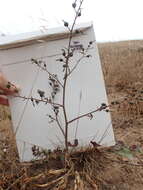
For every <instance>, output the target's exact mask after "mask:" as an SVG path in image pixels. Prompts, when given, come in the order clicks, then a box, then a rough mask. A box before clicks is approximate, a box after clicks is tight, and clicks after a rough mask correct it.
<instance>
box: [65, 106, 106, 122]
mask: <svg viewBox="0 0 143 190" xmlns="http://www.w3.org/2000/svg"><path fill="white" fill-rule="evenodd" d="M107 107H109V106H104V107H103V106H101V107H100V108H98V109H96V110H93V111H91V112H88V113H85V114H83V115H80V116H78V117H76V118H74V119H72V120H70V121H69V122H68V124H70V123H72V122H74V121H76V120H77V119H81V118H83V117H86V116H88V115H90V114H93V113H95V112H98V111H102V110H104V109H106V108H107Z"/></svg>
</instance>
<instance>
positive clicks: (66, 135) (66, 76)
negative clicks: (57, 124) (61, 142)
mask: <svg viewBox="0 0 143 190" xmlns="http://www.w3.org/2000/svg"><path fill="white" fill-rule="evenodd" d="M82 3H83V0H82V1H80V5H79V7H78V10H77V11H76V15H75V18H74V21H73V24H72V27H71V29H70V33H69V43H68V48H67V49H68V51H67V57H66V61H65V62H66V70H65V76H64V84H63V101H62V104H63V114H64V118H65V148H66V151H68V124H69V122H68V119H67V112H66V106H65V101H66V84H67V79H68V64H69V59H70V56H69V55H70V49H71V41H72V37H73V30H74V26H75V23H76V20H77V18H78V14H79V12H80V9H81V6H82Z"/></svg>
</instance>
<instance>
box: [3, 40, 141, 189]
mask: <svg viewBox="0 0 143 190" xmlns="http://www.w3.org/2000/svg"><path fill="white" fill-rule="evenodd" d="M98 48H99V54H100V58H101V63H102V66H103V73H104V78H105V83H106V89H107V94H108V99H109V105H110V112H111V115H112V122H113V127H114V132H115V137H116V141H117V144H116V145H115V146H114V147H110V148H106V147H96V146H95V147H88V148H85V149H84V150H79V151H77V152H73V153H72V154H71V155H68V156H66V157H64V158H63V154H62V153H58V154H57V153H50V154H48V156H47V157H46V159H42V160H39V161H33V162H30V163H19V161H18V156H17V152H16V148H15V142H14V140H13V138H12V132H11V130H10V128H11V118H10V113H9V110H8V108H6V107H4V106H1V109H0V190H6V189H7V190H39V189H40V190H41V189H46V190H48V189H51V190H52V189H53V190H58V189H59V190H62V189H65V190H66V189H67V190H68V189H69V190H80V189H81V190H90V189H93V190H97V189H98V190H142V189H143V41H125V42H116V43H102V44H98ZM65 160H66V163H67V164H66V167H65V165H64V163H65Z"/></svg>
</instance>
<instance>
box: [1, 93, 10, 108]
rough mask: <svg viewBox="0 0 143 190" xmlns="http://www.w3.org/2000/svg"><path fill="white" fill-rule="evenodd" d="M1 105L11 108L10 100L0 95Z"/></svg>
mask: <svg viewBox="0 0 143 190" xmlns="http://www.w3.org/2000/svg"><path fill="white" fill-rule="evenodd" d="M0 104H1V105H5V106H9V102H8V98H7V97H6V96H2V95H0Z"/></svg>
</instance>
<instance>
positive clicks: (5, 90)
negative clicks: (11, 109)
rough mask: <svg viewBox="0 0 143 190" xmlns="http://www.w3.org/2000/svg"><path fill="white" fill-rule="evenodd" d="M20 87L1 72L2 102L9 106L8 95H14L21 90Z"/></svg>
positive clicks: (0, 90)
mask: <svg viewBox="0 0 143 190" xmlns="http://www.w3.org/2000/svg"><path fill="white" fill-rule="evenodd" d="M19 90H20V89H19V87H18V86H15V85H14V84H12V83H11V82H9V81H8V80H7V79H6V77H5V76H4V75H3V74H2V73H1V72H0V104H2V105H6V106H8V105H9V103H8V98H7V95H14V94H16V93H18V92H19Z"/></svg>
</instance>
